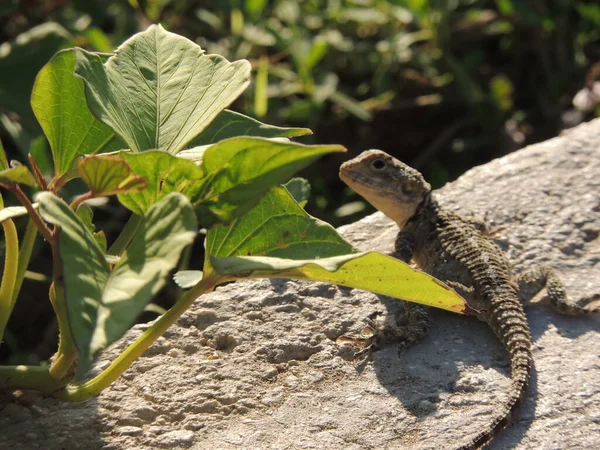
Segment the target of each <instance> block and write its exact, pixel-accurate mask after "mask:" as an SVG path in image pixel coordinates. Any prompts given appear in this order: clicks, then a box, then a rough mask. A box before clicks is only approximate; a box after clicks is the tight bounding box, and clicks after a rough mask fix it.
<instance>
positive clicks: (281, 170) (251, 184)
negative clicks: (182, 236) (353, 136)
mask: <svg viewBox="0 0 600 450" xmlns="http://www.w3.org/2000/svg"><path fill="white" fill-rule="evenodd" d="M341 151H345V149H344V147H342V146H339V145H302V144H297V143H294V142H279V141H275V140H269V139H262V138H233V139H227V140H225V141H221V142H219V143H217V144H215V145H213V146H211V147H209V148H208V149H207V150H206V152H205V153H204V157H203V160H202V166H201V168H202V169H203V170H204V171H205V173H206V175H205V178H204V183H203V186H202V189H201V190H200V192H199V193H198V194H197V197H196V200H194V207H195V208H196V211H197V212H198V215H199V217H200V220H201V223H202V225H203V226H205V227H209V226H212V225H214V224H215V223H219V222H227V221H229V220H231V219H233V218H235V217H236V216H238V215H240V214H242V213H243V212H245V211H247V210H248V209H249V208H251V207H252V206H254V205H255V204H256V202H257V201H258V199H259V198H260V196H261V195H263V194H264V193H265V192H266V191H267V190H268V189H269V188H270V187H272V186H274V185H277V184H281V183H284V182H286V181H287V180H288V179H289V178H290V177H291V176H292V175H293V174H294V173H295V172H297V171H298V170H300V169H303V168H304V167H306V166H308V165H309V164H311V163H312V162H314V161H315V160H316V159H317V158H319V157H321V156H322V155H324V154H326V153H331V152H341Z"/></svg>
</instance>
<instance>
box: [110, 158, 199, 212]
mask: <svg viewBox="0 0 600 450" xmlns="http://www.w3.org/2000/svg"><path fill="white" fill-rule="evenodd" d="M120 156H121V158H123V159H124V160H125V161H126V162H127V163H128V164H129V167H130V168H131V170H132V171H133V172H135V173H136V174H137V175H138V176H140V177H143V178H145V179H146V180H148V185H147V187H146V189H144V190H143V191H141V192H130V193H124V194H119V201H120V202H121V203H122V204H123V206H125V207H126V208H128V209H130V210H131V211H133V212H134V213H135V214H137V215H140V216H141V215H144V214H145V213H146V211H147V210H148V209H149V208H150V207H151V206H152V205H154V204H155V203H157V202H158V201H159V200H161V199H162V198H164V197H165V196H166V195H167V194H169V193H171V192H180V193H183V194H184V195H186V196H187V197H188V198H190V197H192V196H193V195H194V194H195V193H196V192H197V191H198V189H199V187H200V184H201V180H202V178H203V175H204V172H203V171H202V169H200V168H199V167H198V166H196V165H195V164H194V163H193V162H192V161H187V160H185V159H182V158H178V157H176V156H174V155H171V154H170V153H167V152H164V151H157V150H154V151H147V152H143V153H121V154H120Z"/></svg>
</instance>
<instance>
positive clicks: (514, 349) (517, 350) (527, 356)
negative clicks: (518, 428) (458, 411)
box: [458, 295, 533, 450]
mask: <svg viewBox="0 0 600 450" xmlns="http://www.w3.org/2000/svg"><path fill="white" fill-rule="evenodd" d="M503 298H504V299H505V300H504V301H503V302H498V303H496V302H491V303H492V305H491V306H492V309H496V311H494V312H493V313H492V314H491V315H490V316H491V319H490V326H491V327H492V329H493V330H494V332H495V334H496V335H497V336H498V337H499V338H500V340H501V341H502V344H503V345H504V347H505V348H506V350H507V351H508V353H509V355H510V365H511V379H512V382H511V385H510V389H509V392H508V399H507V400H506V403H505V404H504V407H503V409H502V412H501V413H500V414H499V415H497V416H496V417H495V418H494V420H493V421H492V422H491V423H490V424H489V425H488V426H487V427H486V428H485V430H483V431H482V432H481V433H479V434H478V435H477V436H475V437H474V438H473V439H472V440H471V442H470V443H469V444H467V445H463V446H462V447H459V448H458V450H475V449H479V448H482V447H484V446H486V445H487V444H489V443H490V441H491V440H492V439H493V438H494V437H495V436H496V435H498V434H499V433H500V432H501V431H502V430H503V429H504V428H505V427H506V426H507V425H508V424H509V422H510V420H511V419H512V417H513V415H514V413H515V411H516V410H517V409H518V407H519V404H520V403H521V400H522V398H523V396H524V394H525V390H526V388H527V384H528V383H529V378H530V376H531V368H532V361H533V358H532V355H531V336H530V333H529V326H528V324H527V319H526V318H525V314H524V311H523V307H522V305H521V303H520V302H519V301H518V299H517V298H516V296H514V295H510V296H504V297H503ZM507 298H511V299H512V298H514V301H507V300H506V299H507Z"/></svg>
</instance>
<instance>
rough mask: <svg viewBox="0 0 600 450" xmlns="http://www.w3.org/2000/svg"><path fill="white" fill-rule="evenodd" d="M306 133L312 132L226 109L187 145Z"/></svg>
mask: <svg viewBox="0 0 600 450" xmlns="http://www.w3.org/2000/svg"><path fill="white" fill-rule="evenodd" d="M307 134H312V132H311V131H310V130H309V129H308V128H281V127H275V126H273V125H267V124H265V123H262V122H259V121H258V120H255V119H253V118H251V117H248V116H245V115H243V114H240V113H237V112H234V111H229V110H228V109H226V110H224V111H223V112H222V113H221V114H219V115H218V116H217V118H216V119H215V120H214V121H213V122H212V123H211V124H210V125H209V126H208V128H207V129H206V130H204V131H203V132H202V134H201V135H199V136H198V137H197V138H195V139H194V140H193V141H192V142H191V143H190V144H189V147H199V146H202V145H208V144H214V143H216V142H219V141H222V140H224V139H229V138H232V137H264V138H275V137H287V138H292V137H298V136H305V135H307Z"/></svg>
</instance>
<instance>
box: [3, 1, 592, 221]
mask: <svg viewBox="0 0 600 450" xmlns="http://www.w3.org/2000/svg"><path fill="white" fill-rule="evenodd" d="M48 22H53V24H52V25H48ZM155 22H161V23H162V24H163V26H165V27H166V28H167V29H170V30H171V31H174V32H177V33H179V34H182V35H184V36H186V37H188V38H190V39H192V40H194V41H196V42H197V43H198V44H200V45H201V46H202V47H203V48H204V49H205V50H206V51H207V52H209V53H218V54H221V55H224V56H225V57H226V58H228V59H229V60H236V59H240V58H247V59H249V60H250V61H251V62H252V65H253V68H254V82H253V84H252V86H251V88H250V89H248V90H247V91H246V93H245V94H244V97H243V98H242V99H241V100H239V101H238V102H237V103H236V104H235V105H234V109H237V110H239V111H240V112H243V113H245V114H248V115H251V116H253V117H256V118H258V119H260V120H263V121H266V122H269V123H275V124H278V125H295V126H303V127H309V128H312V129H313V130H315V141H319V142H336V143H341V144H344V145H346V146H347V147H348V148H349V149H350V151H351V152H353V153H358V152H360V151H362V150H364V149H366V148H372V147H378V148H382V149H384V150H386V151H388V152H390V153H393V154H394V155H395V156H397V157H399V158H400V159H402V160H404V161H406V162H408V163H409V164H412V165H413V166H416V167H417V168H419V169H420V170H422V171H424V172H425V173H426V175H428V177H429V178H430V179H431V180H432V181H433V184H434V185H435V186H439V185H441V184H443V183H444V182H446V181H447V180H449V179H452V178H455V177H456V176H458V175H459V174H460V173H462V172H463V171H464V170H466V169H468V168H469V167H471V166H473V165H475V164H478V163H482V162H485V161H487V160H489V159H491V158H493V157H495V156H499V155H502V154H504V153H507V152H509V151H512V150H515V149H517V148H520V147H522V146H524V145H526V144H529V143H532V142H537V141H540V140H543V139H545V138H548V137H551V136H554V135H556V134H557V133H558V131H560V129H561V128H562V127H564V126H565V124H564V123H563V122H564V121H563V118H564V115H565V112H568V111H569V109H570V108H571V99H572V97H573V95H574V94H575V92H577V90H578V89H580V88H581V87H582V85H583V83H584V79H585V73H586V70H587V69H588V68H589V67H590V66H591V64H592V63H593V62H595V61H597V60H599V59H600V4H598V2H595V1H583V0H444V1H442V0H395V1H383V0H300V1H297V0H272V1H267V0H248V1H241V0H231V1H224V0H207V1H196V0H128V1H126V0H105V1H100V0H96V1H86V0H74V1H66V0H46V1H41V0H22V1H17V0H9V1H7V2H3V6H2V8H0V30H1V31H0V39H1V40H2V41H5V43H4V44H3V45H2V49H1V50H0V126H1V129H2V134H3V135H4V136H5V137H6V136H10V137H11V140H12V143H13V146H12V147H11V148H13V149H16V148H18V149H20V150H21V151H22V153H23V154H26V153H28V152H30V151H32V150H33V151H35V152H37V154H40V158H41V155H42V154H43V152H44V151H45V147H44V145H43V143H40V142H39V140H36V138H37V137H38V136H39V129H37V128H36V127H37V125H35V121H32V120H31V117H30V113H31V111H30V110H29V106H28V105H29V102H28V95H29V92H30V85H31V84H32V83H33V77H34V76H35V74H36V73H37V71H38V70H39V68H40V67H41V66H42V65H43V64H44V63H45V62H46V61H47V60H48V59H49V57H50V55H51V54H52V53H53V52H54V51H56V50H58V49H60V48H63V47H65V46H68V45H72V44H75V45H78V46H82V47H86V48H89V49H91V50H95V51H110V50H111V49H112V48H113V47H114V45H115V44H116V43H119V42H121V41H122V40H124V39H125V38H127V37H128V36H130V35H131V34H133V33H135V32H136V31H138V30H140V29H144V28H145V27H146V26H147V25H148V24H150V23H155ZM44 27H46V28H44ZM16 73H19V76H18V77H17V76H15V74H16ZM580 120H582V118H581V117H580V116H579V115H577V114H575V118H573V115H570V116H569V124H572V123H574V122H577V121H580ZM340 162H341V157H339V156H334V157H331V158H330V159H329V160H325V162H324V163H323V164H322V165H321V166H320V168H321V170H320V171H319V173H318V174H315V173H314V170H313V173H312V174H309V175H312V176H309V178H311V181H312V183H313V191H314V192H315V193H316V202H314V201H312V202H309V205H308V208H309V210H311V211H312V212H314V213H316V214H318V215H320V216H324V217H325V218H326V219H327V220H333V221H334V222H335V220H336V218H335V216H334V212H335V210H336V208H337V207H338V206H339V205H340V204H342V203H346V202H348V201H350V200H352V199H353V197H346V196H347V195H350V194H346V193H342V188H341V185H340V184H338V183H337V170H336V169H337V166H338V165H339V163H340ZM305 175H306V174H305ZM313 203H314V204H313ZM359 209H360V208H359ZM348 210H351V211H354V210H356V208H354V209H353V208H350V209H348V208H345V209H343V211H348ZM341 214H342V215H343V214H346V213H344V212H342V213H341Z"/></svg>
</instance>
